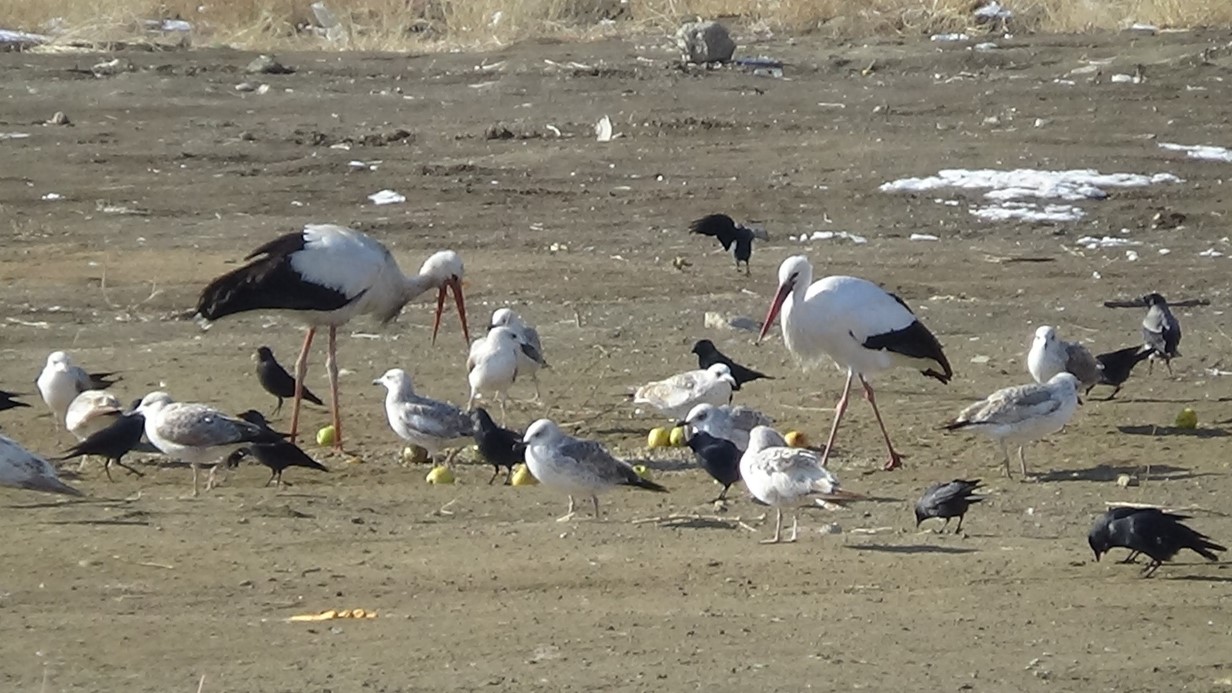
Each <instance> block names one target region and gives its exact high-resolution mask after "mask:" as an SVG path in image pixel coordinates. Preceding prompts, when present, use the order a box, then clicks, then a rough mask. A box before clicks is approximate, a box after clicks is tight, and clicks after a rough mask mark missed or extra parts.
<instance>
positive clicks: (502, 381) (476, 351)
mask: <svg viewBox="0 0 1232 693" xmlns="http://www.w3.org/2000/svg"><path fill="white" fill-rule="evenodd" d="M535 353H537V352H535V350H534V348H533V347H531V346H530V345H528V344H526V343H524V342H523V341H522V339H521V337H519V336H518V333H517V332H514V331H513V330H511V329H509V328H508V327H496V328H493V329H491V330H489V331H488V333H487V334H486V335H484V336H483V337H480V338H479V339H476V340H475V342H474V343H473V344H471V352H470V355H469V356H467V358H466V381H467V383H469V384H470V386H471V397H470V399H469V400H467V402H466V408H467V410H470V409H472V408H474V406H475V400H476V399H477V398H479V397H480V396H483V397H488V396H491V397H492V398H493V399H497V400H498V401H499V402H500V408H501V418H502V419H504V418H505V405H506V404H507V403H508V400H509V388H511V387H513V383H514V382H515V381H516V380H517V379H518V377H519V376H521V375H522V363H523V359H526V358H532V357H531V356H530V355H531V354H535Z"/></svg>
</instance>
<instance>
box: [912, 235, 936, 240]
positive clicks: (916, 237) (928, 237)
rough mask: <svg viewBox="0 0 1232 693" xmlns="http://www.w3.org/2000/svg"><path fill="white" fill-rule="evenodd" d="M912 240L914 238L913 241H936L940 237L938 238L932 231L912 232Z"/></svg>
mask: <svg viewBox="0 0 1232 693" xmlns="http://www.w3.org/2000/svg"><path fill="white" fill-rule="evenodd" d="M910 240H913V241H936V240H939V239H938V238H937V237H936V236H934V235H932V234H931V233H913V234H911V238H910Z"/></svg>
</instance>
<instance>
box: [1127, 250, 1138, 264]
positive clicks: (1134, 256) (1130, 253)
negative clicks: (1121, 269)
mask: <svg viewBox="0 0 1232 693" xmlns="http://www.w3.org/2000/svg"><path fill="white" fill-rule="evenodd" d="M1125 259H1126V260H1128V261H1129V262H1137V261H1138V251H1136V250H1126V251H1125Z"/></svg>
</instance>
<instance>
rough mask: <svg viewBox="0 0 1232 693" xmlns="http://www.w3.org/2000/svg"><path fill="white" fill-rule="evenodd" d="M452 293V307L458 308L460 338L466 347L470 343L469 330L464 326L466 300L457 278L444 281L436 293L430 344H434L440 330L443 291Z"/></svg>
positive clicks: (443, 309)
mask: <svg viewBox="0 0 1232 693" xmlns="http://www.w3.org/2000/svg"><path fill="white" fill-rule="evenodd" d="M447 289H448V290H449V291H452V292H453V302H454V305H456V306H457V307H458V319H459V320H461V321H462V337H463V338H464V339H466V344H467V346H470V343H471V330H470V328H469V327H467V325H466V299H465V298H463V296H462V280H461V279H460V278H458V277H450V278H449V279H446V280H445V282H444V283H443V284H441V288H440V289H439V290H438V291H437V293H436V319H435V320H433V321H432V343H433V344H436V334H437V333H438V332H440V330H441V314H442V313H444V312H445V291H446V290H447Z"/></svg>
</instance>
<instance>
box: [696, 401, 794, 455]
mask: <svg viewBox="0 0 1232 693" xmlns="http://www.w3.org/2000/svg"><path fill="white" fill-rule="evenodd" d="M773 424H774V419H771V418H770V417H769V416H766V415H765V414H763V413H761V412H759V411H757V410H756V409H750V408H749V407H733V406H729V405H719V406H717V407H716V406H715V405H713V404H699V405H697V406H696V407H693V408H692V409H690V410H689V415H688V416H686V417H685V418H684V421H683V422H681V424H680V425H682V426H690V427H692V428H693V429H694V430H697V431H703V432H705V433H709V434H710V435H711V436H714V437H715V438H722V439H723V440H728V441H731V443H732V444H733V445H735V446H736V449H738V450H740V452H744V451H745V450H746V449H748V447H749V432H750V431H752V430H753V429H754V428H755V427H757V426H771V425H773Z"/></svg>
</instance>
